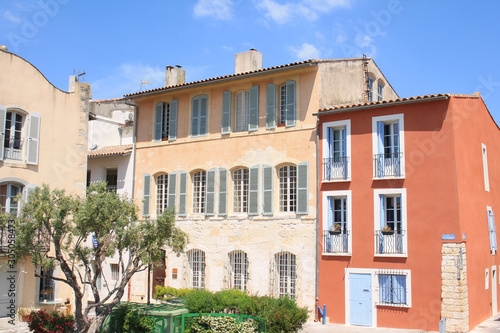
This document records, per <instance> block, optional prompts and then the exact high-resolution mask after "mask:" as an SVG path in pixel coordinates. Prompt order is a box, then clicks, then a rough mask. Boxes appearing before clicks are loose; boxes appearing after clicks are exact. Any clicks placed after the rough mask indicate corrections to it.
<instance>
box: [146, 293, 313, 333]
mask: <svg viewBox="0 0 500 333" xmlns="http://www.w3.org/2000/svg"><path fill="white" fill-rule="evenodd" d="M181 290H182V289H181ZM179 293H184V296H183V298H184V304H185V306H186V308H187V309H188V310H189V311H190V312H192V313H213V312H225V313H237V314H247V315H252V316H257V317H260V318H263V319H265V320H266V322H267V331H268V332H271V333H274V332H276V333H280V332H297V331H298V330H299V329H300V328H302V325H303V324H304V323H305V322H306V320H307V308H299V307H298V306H297V304H296V303H295V300H293V299H290V298H288V297H282V298H273V297H269V296H250V295H247V294H246V293H245V292H242V291H239V290H223V291H218V292H215V293H213V292H210V291H207V290H202V289H192V290H189V291H187V292H186V291H185V289H183V291H182V292H180V290H177V291H176V289H175V288H171V287H167V288H164V287H160V288H157V289H156V293H155V297H156V298H159V299H168V298H174V297H180V295H179Z"/></svg>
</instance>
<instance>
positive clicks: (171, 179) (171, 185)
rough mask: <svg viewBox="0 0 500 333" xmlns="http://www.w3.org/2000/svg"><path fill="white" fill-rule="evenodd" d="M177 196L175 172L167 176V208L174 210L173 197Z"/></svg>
mask: <svg viewBox="0 0 500 333" xmlns="http://www.w3.org/2000/svg"><path fill="white" fill-rule="evenodd" d="M176 194H177V172H172V173H169V174H168V196H167V207H169V208H170V207H174V208H175V195H176Z"/></svg>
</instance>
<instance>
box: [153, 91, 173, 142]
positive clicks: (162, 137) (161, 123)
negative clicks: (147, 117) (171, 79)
mask: <svg viewBox="0 0 500 333" xmlns="http://www.w3.org/2000/svg"><path fill="white" fill-rule="evenodd" d="M177 109H178V100H177V99H175V100H173V101H171V102H170V103H165V102H159V103H158V104H156V106H155V119H154V121H155V122H154V133H153V135H154V141H166V140H170V141H173V140H176V139H177Z"/></svg>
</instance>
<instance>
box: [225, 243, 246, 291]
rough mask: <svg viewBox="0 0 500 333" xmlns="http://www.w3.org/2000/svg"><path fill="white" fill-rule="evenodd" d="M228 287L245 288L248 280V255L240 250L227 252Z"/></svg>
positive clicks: (244, 289)
mask: <svg viewBox="0 0 500 333" xmlns="http://www.w3.org/2000/svg"><path fill="white" fill-rule="evenodd" d="M229 267H230V272H229V273H230V276H229V281H230V286H229V287H230V289H238V290H242V291H246V290H247V282H248V255H247V254H246V252H244V251H241V250H236V251H232V252H230V253H229Z"/></svg>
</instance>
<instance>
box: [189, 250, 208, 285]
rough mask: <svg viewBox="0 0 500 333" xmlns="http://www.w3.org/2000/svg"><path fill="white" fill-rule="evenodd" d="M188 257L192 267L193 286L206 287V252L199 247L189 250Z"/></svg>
mask: <svg viewBox="0 0 500 333" xmlns="http://www.w3.org/2000/svg"><path fill="white" fill-rule="evenodd" d="M187 257H188V262H189V267H190V269H191V288H194V289H203V288H205V268H206V264H205V252H204V251H202V250H199V249H193V250H189V251H187Z"/></svg>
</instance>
